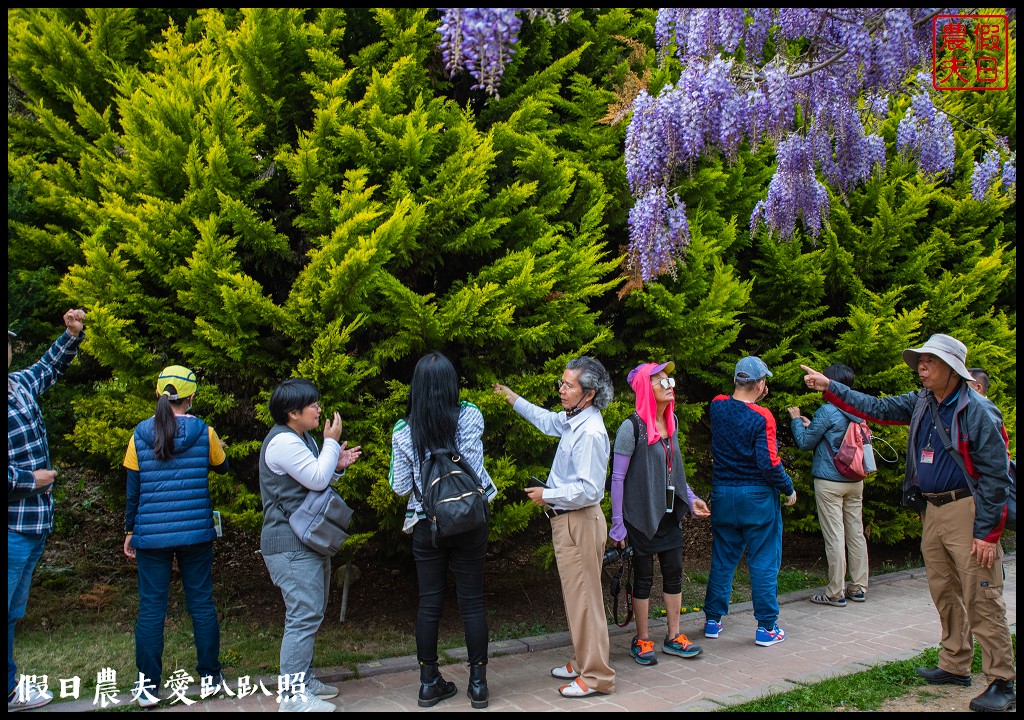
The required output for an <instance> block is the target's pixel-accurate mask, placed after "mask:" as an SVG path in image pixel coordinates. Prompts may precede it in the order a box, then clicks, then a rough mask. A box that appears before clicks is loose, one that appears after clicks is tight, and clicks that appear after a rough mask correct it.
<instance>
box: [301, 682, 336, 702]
mask: <svg viewBox="0 0 1024 720" xmlns="http://www.w3.org/2000/svg"><path fill="white" fill-rule="evenodd" d="M306 694H307V695H316V696H317V697H318V698H323V699H325V700H330V699H331V698H336V697H338V688H336V687H334V686H333V685H325V684H324V683H322V682H320V679H319V678H315V677H311V678H310V679H309V680H307V681H306Z"/></svg>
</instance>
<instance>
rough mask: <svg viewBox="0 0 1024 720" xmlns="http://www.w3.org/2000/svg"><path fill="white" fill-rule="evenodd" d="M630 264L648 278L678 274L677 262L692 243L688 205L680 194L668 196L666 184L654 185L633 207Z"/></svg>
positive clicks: (630, 212)
mask: <svg viewBox="0 0 1024 720" xmlns="http://www.w3.org/2000/svg"><path fill="white" fill-rule="evenodd" d="M629 240H630V242H629V247H630V250H629V257H628V259H627V265H629V266H630V267H631V268H632V269H633V270H634V271H635V272H636V273H637V274H638V275H639V276H640V278H641V279H642V280H643V281H644V282H649V281H651V280H653V279H654V278H655V277H657V276H658V275H662V274H664V273H668V274H669V275H671V276H672V277H675V276H676V263H677V261H678V259H679V257H680V256H681V255H682V253H683V251H685V249H686V248H687V247H688V246H689V244H690V224H689V221H688V220H687V218H686V205H685V203H683V201H682V200H680V199H679V196H678V195H676V194H673V195H672V197H671V198H669V196H668V190H666V189H665V188H664V187H653V188H651V189H649V190H648V191H647V192H645V193H644V194H643V195H641V196H640V198H639V199H637V201H636V202H635V203H634V204H633V208H632V209H631V210H630V211H629Z"/></svg>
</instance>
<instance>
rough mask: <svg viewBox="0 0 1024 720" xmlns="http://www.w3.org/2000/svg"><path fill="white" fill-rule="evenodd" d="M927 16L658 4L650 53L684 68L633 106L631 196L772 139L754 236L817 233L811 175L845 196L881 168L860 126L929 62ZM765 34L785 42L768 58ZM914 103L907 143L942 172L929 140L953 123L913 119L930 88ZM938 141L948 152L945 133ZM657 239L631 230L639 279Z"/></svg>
mask: <svg viewBox="0 0 1024 720" xmlns="http://www.w3.org/2000/svg"><path fill="white" fill-rule="evenodd" d="M937 12H938V10H937V9H907V8H888V9H886V8H875V9H867V8H780V9H769V8H747V9H743V8H662V9H660V10H659V11H658V20H657V24H656V27H655V41H656V43H657V48H658V54H659V57H661V58H662V59H665V58H667V57H668V56H669V55H674V56H675V57H676V58H677V59H678V61H679V62H680V63H681V65H682V70H681V73H680V77H679V80H678V82H676V83H673V84H671V85H666V86H665V87H664V88H663V89H662V90H661V92H659V93H658V94H657V96H650V95H648V94H646V93H641V94H640V96H638V97H637V99H636V100H635V102H634V112H633V116H632V120H631V122H630V126H629V128H628V130H627V134H626V153H625V159H626V177H627V179H628V181H629V184H630V189H631V191H632V192H633V195H634V197H635V198H638V200H637V202H638V203H639V202H640V200H639V198H647V197H650V193H651V191H652V190H654V189H656V188H659V187H664V188H666V189H667V188H669V187H671V185H672V183H673V182H674V181H675V180H676V179H677V178H678V176H679V175H680V174H685V173H686V172H688V171H689V170H690V169H691V168H692V167H693V164H694V162H696V160H697V159H699V158H700V157H701V156H702V155H705V154H708V153H712V152H721V153H723V154H724V155H725V156H726V157H727V158H733V157H735V155H736V153H737V151H738V149H739V147H740V146H741V145H742V144H743V143H746V144H747V145H748V146H749V147H752V148H754V147H757V146H759V145H760V144H761V143H763V142H766V141H767V142H772V143H774V144H775V145H776V147H777V156H778V167H777V170H776V173H775V176H774V177H773V178H772V181H771V183H770V184H769V187H768V194H767V197H766V198H765V199H764V200H763V201H762V202H760V203H758V204H757V205H756V207H755V209H754V212H753V214H752V217H751V229H752V231H753V230H756V229H757V228H758V227H765V228H767V230H768V231H769V232H770V233H772V234H774V235H777V236H779V237H782V238H790V237H792V236H793V235H794V233H795V232H796V230H797V223H798V222H799V223H800V224H801V225H802V227H803V229H804V231H806V232H807V233H809V234H810V235H811V236H812V237H817V236H818V234H819V233H820V231H821V228H822V226H823V223H824V222H825V220H826V219H827V217H828V213H829V209H830V203H829V193H828V191H827V190H826V188H825V186H824V185H823V184H822V182H821V180H819V177H820V178H822V179H824V180H825V181H827V182H828V183H829V184H830V185H831V187H832V188H833V189H834V190H835V191H836V192H837V193H838V194H839V195H840V196H845V195H846V194H847V193H849V192H850V191H851V190H852V189H853V188H854V187H855V186H856V185H857V184H858V183H860V182H862V181H864V180H865V179H866V178H867V177H869V176H870V174H871V173H872V172H875V171H878V170H881V169H882V168H884V165H885V143H884V141H883V139H882V138H881V137H880V136H879V135H877V134H873V133H870V132H868V131H867V130H866V128H865V122H866V121H867V120H868V119H869V118H870V117H871V116H873V115H874V116H882V117H884V115H885V114H886V113H887V112H888V109H889V95H890V93H892V92H895V91H898V90H899V89H900V86H901V84H902V83H903V82H904V81H905V79H906V78H907V76H908V75H909V74H910V72H911V70H912V69H913V68H914V67H915V66H918V65H919V64H920V63H921V62H922V61H923V60H925V59H927V58H928V57H930V55H929V54H928V53H929V50H930V42H931V37H932V35H931V33H932V26H931V23H930V18H931V17H933V16H934V15H935V14H936V13H937ZM949 12H955V11H949ZM769 39H772V40H773V41H774V42H773V47H775V48H782V49H783V50H781V51H779V52H776V54H775V55H773V56H771V57H766V56H765V53H764V50H765V48H766V47H767V41H768V40H769ZM790 41H800V42H801V43H803V52H802V53H801V54H800V55H799V57H797V58H795V59H794V58H790V57H787V56H786V53H785V52H784V48H785V46H786V45H787V43H789V42H790ZM741 60H742V62H741ZM860 98H865V99H864V100H860ZM920 103H921V106H922V107H921V110H920V111H918V109H917V106H915V111H914V113H913V115H914V117H915V119H914V120H913V121H912V123H913V124H912V125H911V126H909V127H908V129H907V130H906V132H905V134H906V136H907V139H908V145H907V148H908V150H907V152H908V153H913V154H914V156H915V157H919V158H921V159H922V162H927V163H930V165H929V169H928V171H929V172H938V171H939V170H940V169H944V168H946V167H947V165H946V162H947V159H948V158H947V154H946V150H942V149H940V147H939V145H940V142H939V139H940V138H945V137H950V136H951V133H952V130H951V128H949V135H945V134H944V131H945V130H946V129H947V128H946V126H948V124H949V121H948V119H946V118H945V116H943V115H941V114H938V115H936V114H935V113H932V114H931V115H925V114H923V111H924V110H925V109H926V108H925V105H927V106H929V107H931V108H932V110H934V106H931V101H930V100H929V99H928V98H927V96H923V101H920ZM798 117H800V118H802V122H801V123H800V125H799V126H798V125H797V118H798ZM943 121H944V123H945V124H944V125H943ZM912 131H913V132H912ZM945 147H946V149H948V152H952V148H953V143H952V141H950V142H948V144H946V146H945ZM949 165H950V166H951V160H949ZM663 246H664V243H663V240H662V234H661V231H660V229H658V228H652V227H650V226H649V225H646V224H640V223H637V224H631V225H630V250H629V251H630V255H631V257H630V261H631V264H632V266H633V267H636V268H639V269H640V273H639V274H640V277H642V278H644V279H647V278H650V277H653V276H655V275H657V274H658V273H660V272H664V268H665V262H664V257H663V256H662V254H661V252H662V248H663ZM655 248H657V251H656V250H655Z"/></svg>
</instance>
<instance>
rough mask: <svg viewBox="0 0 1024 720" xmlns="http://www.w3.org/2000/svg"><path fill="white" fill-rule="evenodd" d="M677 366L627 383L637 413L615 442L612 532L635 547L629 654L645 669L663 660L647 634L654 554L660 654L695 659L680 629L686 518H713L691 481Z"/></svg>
mask: <svg viewBox="0 0 1024 720" xmlns="http://www.w3.org/2000/svg"><path fill="white" fill-rule="evenodd" d="M673 370H675V363H673V362H671V361H669V362H664V363H660V364H658V363H643V364H641V365H638V366H637V367H636V368H634V369H633V370H632V371H630V373H629V375H628V377H627V380H628V381H629V384H630V386H631V387H632V388H633V391H634V392H635V393H636V411H635V412H634V413H633V414H632V415H631V416H630V417H628V418H626V420H625V421H624V422H623V423H622V425H621V426H620V427H619V431H618V433H617V434H616V436H615V447H614V457H613V461H612V493H611V494H612V528H611V531H610V532H609V533H608V534H609V535H610V536H611V538H612V540H614V541H615V544H616V545H617V546H618V547H626V545H627V543H628V544H629V545H631V546H632V548H633V571H634V575H635V578H634V586H633V610H634V616H635V618H636V636H634V638H633V643H632V647H631V649H630V654H631V655H632V656H633V659H634V660H636V661H637V662H638V663H640V664H641V665H654V664H656V663H657V662H658V656H657V654H656V653H655V651H654V642H653V641H652V640H651V639H650V634H649V632H648V622H647V621H648V611H649V609H650V597H651V587H652V586H653V584H654V556H655V555H657V556H658V561H659V562H660V563H661V574H662V582H663V590H664V595H665V611H666V614H667V616H668V635H667V636H666V638H665V641H664V642H663V643H662V646H661V649H662V652H664V653H666V654H668V655H676V656H678V657H683V658H693V657H697V656H698V655H700V653H701V648H700V646H699V645H697V644H695V643H692V642H690V640H689V639H688V638H687V637H686V635H684V634H683V633H681V632H680V631H679V610H680V608H681V606H682V598H683V595H682V588H683V529H682V522H683V518H684V516H685V514H686V513H689V514H691V515H694V516H696V517H708V516H710V515H711V511H710V510H709V509H708V506H707V504H706V503H705V502H704V501H703V500H701V499H700V498H698V497H697V496H696V495H695V494H694V493H693V491H692V490H691V489H690V486H689V485H687V483H686V471H685V470H684V468H683V456H682V453H681V452H680V449H679V438H678V436H677V434H676V426H677V422H676V417H675V412H674V411H675V403H676V398H675V385H676V381H675V378H673V377H672V376H671V373H672V371H673Z"/></svg>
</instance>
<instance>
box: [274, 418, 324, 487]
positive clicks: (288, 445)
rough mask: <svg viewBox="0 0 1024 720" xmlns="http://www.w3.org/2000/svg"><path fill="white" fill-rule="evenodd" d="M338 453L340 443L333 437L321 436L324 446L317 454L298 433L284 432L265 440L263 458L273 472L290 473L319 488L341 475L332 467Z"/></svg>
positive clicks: (310, 485)
mask: <svg viewBox="0 0 1024 720" xmlns="http://www.w3.org/2000/svg"><path fill="white" fill-rule="evenodd" d="M339 455H341V445H339V444H338V441H337V440H335V439H333V438H325V439H324V447H323V450H321V451H320V456H319V457H317V456H315V455H313V453H311V452H310V451H309V448H308V447H306V443H305V442H303V440H302V438H301V437H299V436H298V435H297V434H295V433H293V432H283V433H280V434H279V435H275V436H274V437H273V438H272V439H271V440H270V442H269V443H268V444H267V452H266V455H265V456H264V459H265V460H266V462H267V467H269V468H270V469H271V470H272V471H273V472H275V473H277V474H279V475H290V476H292V477H293V478H295V480H297V481H298V482H299V483H301V484H302V485H304V486H305V487H307V488H309V489H310V490H316V491H319V490H323V489H325V488H326V487H327V486H328V485H330V484H331V483H333V482H334V481H335V480H337V479H338V478H339V477H341V475H342V474H341V473H336V472H335V471H334V470H335V468H337V467H338V456H339Z"/></svg>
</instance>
